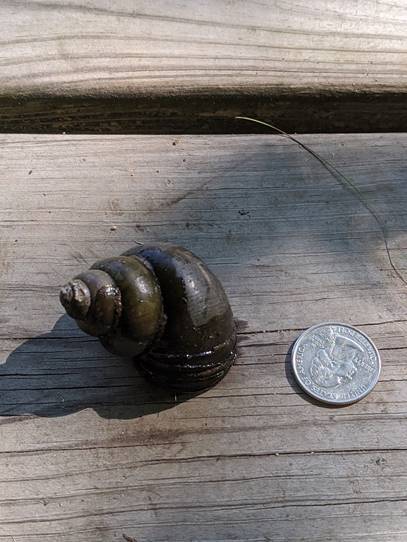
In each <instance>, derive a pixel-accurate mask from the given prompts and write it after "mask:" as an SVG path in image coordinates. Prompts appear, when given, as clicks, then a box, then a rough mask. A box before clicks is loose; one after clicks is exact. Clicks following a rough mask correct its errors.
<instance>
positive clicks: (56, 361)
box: [0, 316, 197, 419]
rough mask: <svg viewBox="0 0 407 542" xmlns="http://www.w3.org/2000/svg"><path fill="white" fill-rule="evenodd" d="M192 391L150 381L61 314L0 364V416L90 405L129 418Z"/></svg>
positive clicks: (159, 408)
mask: <svg viewBox="0 0 407 542" xmlns="http://www.w3.org/2000/svg"><path fill="white" fill-rule="evenodd" d="M195 395H197V394H196V393H195V394H192V393H191V394H188V393H182V394H175V393H174V392H172V391H167V390H164V389H161V388H159V387H158V386H155V385H153V384H152V383H150V382H148V381H147V380H145V379H144V378H143V377H142V376H141V375H140V374H139V372H138V370H137V367H136V364H135V362H134V361H132V360H131V359H123V358H119V357H115V356H113V355H111V354H109V353H108V352H107V351H105V350H104V348H103V347H102V346H101V345H100V343H99V341H98V340H97V339H94V338H93V337H89V336H87V335H85V334H82V332H81V331H80V330H78V329H76V325H75V324H74V323H73V321H71V320H70V318H68V317H67V316H63V317H61V318H60V319H59V320H58V321H57V322H56V324H55V326H54V328H53V329H52V331H50V333H46V334H44V335H40V336H38V337H34V338H32V339H29V340H27V341H25V342H24V343H23V344H21V345H20V346H19V347H18V348H16V349H15V350H14V351H13V352H12V353H11V354H10V355H9V356H8V358H7V360H6V362H5V363H4V364H2V365H0V416H23V415H36V416H44V417H55V416H65V415H67V414H71V413H73V412H78V411H79V410H83V409H85V408H93V409H94V410H95V411H96V412H97V413H98V414H99V415H100V416H101V417H103V418H112V419H130V418H138V417H140V416H145V415H147V414H152V413H157V412H161V411H163V410H167V409H170V408H173V407H174V406H176V405H177V404H178V403H180V402H183V401H186V400H188V399H189V398H191V397H193V396H195Z"/></svg>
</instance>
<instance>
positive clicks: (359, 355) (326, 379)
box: [292, 322, 381, 405]
mask: <svg viewBox="0 0 407 542" xmlns="http://www.w3.org/2000/svg"><path fill="white" fill-rule="evenodd" d="M292 366H293V370H294V375H295V378H296V379H297V382H298V384H299V385H300V386H301V387H302V388H303V390H304V391H306V392H307V393H308V394H309V395H311V396H312V397H314V398H315V399H318V400H319V401H323V402H325V403H331V404H334V405H346V404H349V403H354V402H355V401H359V399H362V397H365V396H366V395H367V394H368V393H370V392H371V391H372V389H373V388H374V387H375V385H376V383H377V381H378V379H379V375H380V368H381V361H380V354H379V352H378V350H377V348H376V346H375V345H374V344H373V342H372V341H371V339H369V337H368V336H367V335H366V334H365V333H362V331H359V330H358V329H356V328H355V327H352V326H349V325H347V324H339V323H335V322H327V323H323V324H318V325H316V326H313V327H310V328H309V329H307V330H306V331H304V333H302V335H300V337H299V338H298V339H297V341H296V342H295V344H294V348H293V351H292Z"/></svg>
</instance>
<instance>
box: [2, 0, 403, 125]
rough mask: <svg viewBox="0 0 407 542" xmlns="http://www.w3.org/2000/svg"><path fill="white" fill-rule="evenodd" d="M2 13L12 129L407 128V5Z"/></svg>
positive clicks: (137, 6) (239, 2)
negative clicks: (249, 119)
mask: <svg viewBox="0 0 407 542" xmlns="http://www.w3.org/2000/svg"><path fill="white" fill-rule="evenodd" d="M0 22H1V29H2V36H1V45H2V47H1V48H0V104H1V106H2V107H1V112H0V129H1V131H5V130H9V131H13V132H15V131H21V130H25V131H27V130H28V131H31V132H32V131H36V130H56V131H58V130H59V131H61V130H74V131H78V130H80V131H82V132H89V131H102V132H103V131H105V132H106V131H109V132H117V131H122V132H137V131H151V132H159V131H161V132H163V131H164V132H165V131H167V132H168V131H169V130H172V131H174V132H176V131H178V132H179V131H180V130H183V131H184V132H185V131H187V130H188V131H195V132H197V131H198V132H202V131H203V130H209V131H212V132H213V131H214V130H215V131H220V130H227V131H229V132H230V131H231V129H232V130H239V125H238V124H235V123H233V122H232V120H231V119H233V117H234V116H235V115H237V114H239V113H240V114H251V115H259V116H260V115H262V116H263V117H264V116H267V117H269V116H271V115H272V117H273V119H274V121H275V122H279V123H280V124H281V127H282V128H284V129H286V130H290V131H297V132H298V131H304V130H307V129H308V130H314V131H315V130H320V131H321V132H330V131H338V130H352V129H353V130H355V129H356V130H359V131H362V132H364V131H367V130H370V131H371V130H378V131H380V130H381V131H383V130H385V129H389V130H400V129H401V130H403V129H405V126H406V120H407V109H406V99H405V95H406V82H407V5H406V3H405V2H404V1H401V0H397V1H393V2H391V3H389V2H387V1H385V0H357V1H355V0H345V1H343V0H312V1H311V2H310V1H309V0H288V1H285V2H280V1H278V0H266V1H264V2H257V1H252V0H232V1H230V0H205V1H201V2H196V1H189V2H181V1H168V0H156V1H155V2H151V1H145V0H143V1H138V2H137V3H134V2H133V1H132V0H121V1H112V0H87V1H85V0H71V1H70V2H67V1H66V0H53V1H52V2H50V1H48V0H7V1H3V2H1V3H0ZM380 127H381V128H380ZM246 129H247V128H243V131H244V130H246Z"/></svg>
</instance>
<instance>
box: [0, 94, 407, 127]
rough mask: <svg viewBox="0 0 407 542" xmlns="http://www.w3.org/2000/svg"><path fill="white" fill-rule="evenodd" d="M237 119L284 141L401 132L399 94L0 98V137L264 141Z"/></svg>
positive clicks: (403, 113) (404, 121)
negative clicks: (247, 137)
mask: <svg viewBox="0 0 407 542" xmlns="http://www.w3.org/2000/svg"><path fill="white" fill-rule="evenodd" d="M238 115H243V116H249V117H255V118H260V119H263V120H266V121H270V122H272V123H273V124H276V125H277V126H278V127H279V128H281V129H282V130H284V131H286V132H289V133H347V132H349V133H357V132H363V133H366V132H399V131H405V127H406V125H407V100H406V93H405V92H402V91H400V92H390V91H386V90H383V91H377V92H372V91H357V92H356V91H351V90H344V91H335V92H334V91H329V90H319V91H315V90H314V91H310V90H309V89H297V90H284V89H278V88H262V89H255V90H254V91H253V90H251V91H244V90H243V89H236V90H233V89H230V90H227V91H224V90H223V91H215V90H208V91H206V92H205V91H200V92H195V93H182V92H180V93H179V94H177V95H168V94H165V93H162V94H157V93H155V94H148V93H147V94H137V93H134V94H130V95H126V94H120V93H119V94H117V95H112V96H108V95H107V96H106V95H95V96H82V95H78V96H75V95H66V96H64V95H61V96H58V95H52V94H37V95H35V94H30V95H29V96H26V95H22V96H18V95H17V96H16V95H13V96H7V95H5V96H2V97H0V132H2V133H59V134H60V133H62V132H66V133H69V134H73V133H77V134H227V133H269V132H268V131H267V129H265V128H262V127H261V126H256V125H253V124H252V125H249V124H248V123H245V122H243V121H237V120H236V119H235V117H236V116H238Z"/></svg>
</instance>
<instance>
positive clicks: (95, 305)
mask: <svg viewBox="0 0 407 542" xmlns="http://www.w3.org/2000/svg"><path fill="white" fill-rule="evenodd" d="M103 279H105V283H103ZM75 281H77V282H75ZM78 281H79V282H78ZM83 284H84V286H83ZM88 292H89V295H88ZM75 296H76V298H77V299H76V298H75ZM73 299H74V301H73ZM61 302H62V304H63V305H64V307H65V308H66V310H67V312H68V314H70V315H71V316H73V317H74V318H75V319H76V320H77V323H78V325H79V327H81V329H83V330H84V331H86V332H88V333H90V334H93V335H97V336H99V338H100V340H101V342H102V344H103V345H104V346H105V347H106V348H107V349H108V350H110V351H112V352H115V353H118V354H120V355H125V356H131V357H136V358H137V361H138V364H139V367H140V369H141V370H142V372H143V373H144V374H145V375H146V376H147V377H149V378H151V379H152V380H154V381H156V382H157V383H159V384H161V385H163V386H167V387H171V388H174V389H178V390H185V391H193V390H199V389H203V388H207V387H209V386H212V385H213V384H215V383H216V382H217V381H219V380H220V379H221V378H222V377H223V376H224V375H225V374H226V372H227V371H228V370H229V368H230V366H231V365H232V364H233V361H234V359H235V356H236V354H235V348H236V330H235V323H234V319H233V315H232V311H231V308H230V305H229V302H228V299H227V297H226V294H225V292H224V289H223V287H222V285H221V283H220V282H219V280H218V279H217V278H216V276H215V275H214V274H213V273H212V272H211V271H210V270H209V269H208V268H207V267H206V265H205V264H204V263H203V262H202V260H200V259H199V258H198V257H197V256H195V255H194V254H192V253H191V252H189V251H188V250H186V249H184V248H182V247H178V246H174V245H167V244H159V245H153V246H147V245H142V246H137V247H135V248H133V249H131V250H129V251H127V252H126V253H125V254H123V255H122V256H119V257H117V258H109V259H106V260H102V261H100V262H97V263H96V264H94V265H93V266H92V268H91V269H90V270H89V271H87V272H85V273H82V274H81V275H78V276H77V277H75V279H74V280H73V281H71V283H68V285H67V286H65V287H64V288H63V289H62V290H61Z"/></svg>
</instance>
